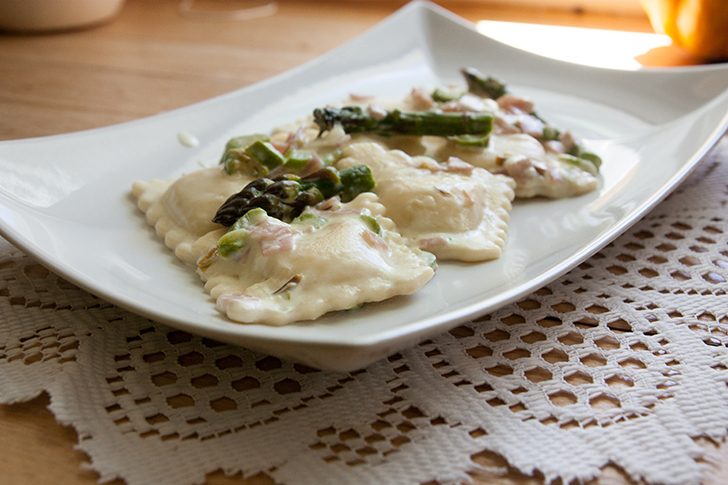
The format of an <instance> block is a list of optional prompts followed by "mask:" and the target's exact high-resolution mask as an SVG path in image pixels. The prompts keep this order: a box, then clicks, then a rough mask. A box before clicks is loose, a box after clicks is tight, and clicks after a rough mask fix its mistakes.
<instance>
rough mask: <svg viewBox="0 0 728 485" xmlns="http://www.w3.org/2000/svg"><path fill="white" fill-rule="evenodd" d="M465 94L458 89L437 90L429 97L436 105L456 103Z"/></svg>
mask: <svg viewBox="0 0 728 485" xmlns="http://www.w3.org/2000/svg"><path fill="white" fill-rule="evenodd" d="M464 94H465V93H464V92H463V91H461V90H459V89H453V88H437V89H435V90H434V91H433V92H432V94H431V96H432V99H433V100H434V101H436V102H438V103H447V102H448V101H457V100H458V99H460V98H462V97H463V95H464Z"/></svg>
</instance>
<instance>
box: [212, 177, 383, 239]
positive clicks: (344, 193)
mask: <svg viewBox="0 0 728 485" xmlns="http://www.w3.org/2000/svg"><path fill="white" fill-rule="evenodd" d="M372 188H374V178H373V177H372V174H371V171H370V170H369V167H367V166H365V165H357V166H355V167H351V168H348V169H345V170H342V171H341V172H337V171H336V169H335V168H334V167H324V168H322V169H321V170H319V171H317V172H314V173H312V174H311V175H307V176H306V177H303V178H301V177H298V176H296V175H293V174H286V175H281V176H280V177H276V178H274V179H269V178H265V177H261V178H258V179H256V180H253V181H252V182H250V183H249V184H248V185H246V186H245V187H243V190H241V191H240V192H238V193H237V194H233V195H232V196H230V197H229V198H228V200H226V201H225V202H224V203H223V204H222V205H221V206H220V208H219V209H218V210H217V212H216V213H215V217H214V218H213V219H212V221H213V222H215V223H217V224H222V225H224V226H228V227H229V226H234V225H235V224H236V223H237V222H238V221H240V218H241V217H243V216H245V215H246V214H248V213H249V212H250V211H253V210H254V209H256V208H257V209H259V210H260V211H261V212H262V211H265V213H266V214H267V215H268V216H270V217H274V218H276V219H280V220H281V221H284V222H291V221H292V220H293V219H295V218H296V217H298V216H299V215H300V214H301V213H302V212H303V211H304V210H305V209H306V207H308V206H312V205H316V204H318V203H319V202H321V201H322V200H324V199H328V198H329V197H333V196H335V195H340V196H341V199H342V200H343V201H345V202H348V201H349V200H352V199H353V198H354V197H356V196H357V195H359V194H360V193H361V192H366V191H369V190H371V189H372ZM261 212H257V213H255V214H258V215H259V214H260V213H261ZM258 215H256V217H258ZM251 217H253V216H251ZM251 220H252V219H251ZM240 227H247V226H245V219H243V221H242V222H240Z"/></svg>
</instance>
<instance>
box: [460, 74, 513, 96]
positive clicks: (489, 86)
mask: <svg viewBox="0 0 728 485" xmlns="http://www.w3.org/2000/svg"><path fill="white" fill-rule="evenodd" d="M460 73H461V74H462V75H463V77H464V78H465V82H466V83H467V84H468V91H469V92H470V93H472V94H475V95H477V96H481V97H483V98H491V99H498V98H500V97H501V96H503V95H504V94H506V93H507V92H508V90H507V89H506V85H505V83H503V81H500V80H499V79H496V78H494V77H490V76H485V75H484V74H483V73H481V72H480V71H479V70H477V69H475V68H474V67H466V68H464V69H461V70H460Z"/></svg>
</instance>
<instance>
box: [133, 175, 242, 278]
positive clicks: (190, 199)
mask: <svg viewBox="0 0 728 485" xmlns="http://www.w3.org/2000/svg"><path fill="white" fill-rule="evenodd" d="M250 180H251V179H250V178H248V177H244V176H241V175H238V174H236V175H228V174H226V173H225V172H224V171H223V170H222V169H221V168H220V167H214V168H205V169H202V170H196V171H194V172H191V173H188V174H186V175H183V176H182V177H180V178H179V179H177V180H176V181H175V182H174V183H170V182H165V181H162V180H150V181H145V182H135V183H134V185H133V186H132V195H133V196H134V197H135V198H136V199H137V205H138V206H139V208H140V209H141V210H142V212H144V213H145V214H146V218H147V222H148V223H149V224H150V225H152V226H154V228H155V230H156V232H157V234H158V235H159V236H160V237H162V238H163V239H164V243H165V245H166V246H167V247H168V248H169V249H171V250H172V251H174V253H175V255H176V256H177V257H178V258H179V259H180V260H182V261H183V262H185V263H187V264H194V263H195V262H196V261H197V258H198V257H199V254H196V253H195V252H194V251H193V243H194V242H195V241H196V240H197V239H198V238H200V237H201V236H203V235H205V234H206V233H208V232H210V231H213V230H215V229H217V228H219V227H220V226H219V225H218V224H215V223H213V222H212V217H213V216H214V215H215V211H217V208H218V207H220V205H221V204H222V203H223V202H225V200H226V199H227V198H228V197H229V196H230V195H232V194H234V193H235V192H237V191H238V190H240V189H241V188H242V187H243V186H245V184H246V183H248V182H250Z"/></svg>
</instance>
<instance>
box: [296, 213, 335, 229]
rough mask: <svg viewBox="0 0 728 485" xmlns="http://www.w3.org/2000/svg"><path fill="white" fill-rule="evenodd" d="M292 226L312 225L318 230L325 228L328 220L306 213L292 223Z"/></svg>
mask: <svg viewBox="0 0 728 485" xmlns="http://www.w3.org/2000/svg"><path fill="white" fill-rule="evenodd" d="M291 223H292V224H310V225H312V226H313V227H315V228H316V229H318V228H320V227H323V225H324V224H326V218H325V217H321V216H317V215H316V214H311V213H310V212H304V213H303V214H301V215H300V216H298V217H296V218H295V219H293V220H292V221H291Z"/></svg>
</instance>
